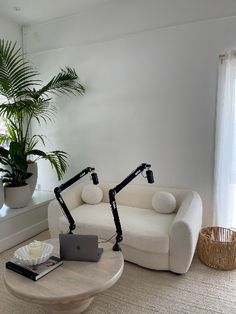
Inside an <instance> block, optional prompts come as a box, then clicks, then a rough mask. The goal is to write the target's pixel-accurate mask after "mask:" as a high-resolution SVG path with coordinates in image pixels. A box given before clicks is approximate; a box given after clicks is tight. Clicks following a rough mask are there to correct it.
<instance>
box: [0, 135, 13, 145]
mask: <svg viewBox="0 0 236 314" xmlns="http://www.w3.org/2000/svg"><path fill="white" fill-rule="evenodd" d="M10 141H11V137H10V135H9V134H0V145H5V144H8V143H9V142H10Z"/></svg>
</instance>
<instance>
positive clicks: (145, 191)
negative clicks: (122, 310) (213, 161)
mask: <svg viewBox="0 0 236 314" xmlns="http://www.w3.org/2000/svg"><path fill="white" fill-rule="evenodd" d="M116 184H117V183H101V184H99V186H100V188H101V189H102V191H103V199H102V202H101V203H99V204H95V205H89V204H84V203H83V201H82V200H81V193H82V190H83V187H84V184H77V185H75V186H74V187H73V188H72V189H70V190H68V191H66V192H64V193H63V198H64V200H65V203H66V205H67V207H68V209H69V210H70V211H71V214H72V216H73V217H74V219H75V221H76V225H77V229H76V232H78V233H81V234H96V235H98V236H99V237H100V238H102V239H108V238H110V237H111V236H112V235H113V234H114V233H115V225H114V220H113V215H112V212H111V209H110V204H109V202H108V191H109V190H110V189H111V188H113V187H114V186H116ZM157 191H166V192H169V193H171V194H173V195H174V197H175V198H176V202H177V209H176V211H175V212H174V213H172V214H168V215H166V214H160V213H158V212H156V211H155V210H154V209H152V198H153V195H154V194H155V193H156V192H157ZM116 201H117V207H118V212H119V216H120V220H121V225H122V229H123V241H122V242H121V247H122V249H123V254H124V257H125V259H126V260H128V261H131V262H134V263H136V264H138V265H141V266H144V267H148V268H152V269H160V270H171V271H173V272H176V273H185V272H187V271H188V269H189V267H190V264H191V261H192V258H193V254H194V251H195V248H196V243H197V239H198V234H199V230H200V228H201V223H202V203H201V199H200V197H199V195H198V194H197V193H196V192H192V191H187V190H177V189H171V188H158V187H156V186H147V185H146V186H145V185H143V186H142V185H132V184H130V185H128V186H127V187H126V188H125V189H124V190H122V191H121V192H120V193H118V194H117V195H116ZM48 222H49V230H50V234H51V237H57V236H58V234H59V233H60V232H65V231H67V230H68V222H67V220H66V218H65V217H64V216H63V214H62V212H61V209H60V205H59V203H58V202H57V201H56V200H54V201H52V202H51V203H50V204H49V207H48ZM112 241H113V242H114V239H113V240H112Z"/></svg>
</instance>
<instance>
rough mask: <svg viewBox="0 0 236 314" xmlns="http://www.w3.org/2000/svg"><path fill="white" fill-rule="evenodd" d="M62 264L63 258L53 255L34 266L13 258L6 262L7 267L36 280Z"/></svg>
mask: <svg viewBox="0 0 236 314" xmlns="http://www.w3.org/2000/svg"><path fill="white" fill-rule="evenodd" d="M62 264H63V260H62V259H61V258H59V257H56V256H51V257H50V258H49V259H48V260H47V261H46V262H44V263H42V264H39V265H33V266H23V265H21V264H20V263H19V262H18V261H16V260H15V259H12V260H11V261H9V262H7V263H6V268H8V269H10V270H13V271H14V272H16V273H18V274H20V275H22V276H25V277H27V278H29V279H31V280H34V281H36V280H39V279H40V278H42V277H43V276H45V275H47V274H48V273H49V272H51V271H52V270H54V269H55V268H57V267H58V266H60V265H62Z"/></svg>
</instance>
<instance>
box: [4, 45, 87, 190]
mask: <svg viewBox="0 0 236 314" xmlns="http://www.w3.org/2000/svg"><path fill="white" fill-rule="evenodd" d="M38 76H39V73H38V72H37V71H35V69H34V68H33V67H32V66H31V65H30V63H29V62H28V61H26V60H25V56H24V55H23V53H22V51H21V49H17V48H16V43H12V42H10V41H5V40H0V96H2V97H3V99H4V101H3V102H0V117H1V118H2V119H4V121H5V123H6V127H7V133H6V134H0V145H2V146H4V145H5V146H6V145H9V143H11V142H14V143H18V144H20V146H21V150H22V153H23V155H24V156H25V160H26V161H27V158H29V159H30V157H32V156H36V160H37V159H40V158H42V159H46V160H48V161H49V162H50V164H51V166H52V168H53V169H54V170H55V171H56V173H57V177H58V180H60V179H62V177H63V175H64V173H65V171H66V169H67V166H68V162H67V158H68V154H67V153H66V152H64V151H61V150H54V151H50V152H45V151H43V150H42V149H38V145H39V144H41V146H45V137H44V136H42V135H39V134H33V135H32V134H30V125H31V123H32V121H34V122H36V123H39V124H41V122H42V121H44V122H46V123H47V122H50V121H51V120H52V117H53V116H54V115H55V111H56V107H55V105H54V104H53V95H58V94H67V95H69V94H73V95H83V94H84V91H85V89H84V87H83V86H82V85H81V84H80V83H79V80H78V75H77V74H76V72H75V70H74V69H72V68H70V67H66V68H65V69H61V70H60V72H59V73H58V74H57V75H55V76H54V77H53V78H52V79H51V80H50V81H49V82H48V83H47V84H46V85H42V81H40V80H39V79H38ZM1 149H2V151H3V147H2V148H1ZM9 154H10V153H9ZM0 162H1V160H0ZM5 162H6V161H5ZM14 162H15V160H11V167H13V166H14ZM31 163H32V162H31ZM27 164H28V165H29V161H28V163H27ZM8 166H9V165H8ZM29 167H32V165H31V164H30V166H29ZM12 169H13V168H12ZM8 175H9V173H8ZM34 185H35V183H34ZM31 192H32V191H31Z"/></svg>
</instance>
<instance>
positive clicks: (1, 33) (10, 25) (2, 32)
mask: <svg viewBox="0 0 236 314" xmlns="http://www.w3.org/2000/svg"><path fill="white" fill-rule="evenodd" d="M0 38H1V39H5V40H11V41H13V42H15V41H17V43H18V45H19V46H21V45H22V35H21V27H20V26H19V25H18V24H16V23H14V22H12V21H10V20H9V19H6V18H5V17H2V16H0Z"/></svg>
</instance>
